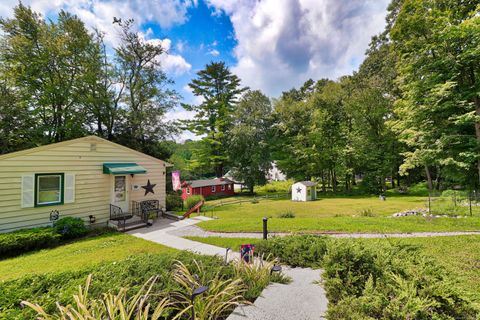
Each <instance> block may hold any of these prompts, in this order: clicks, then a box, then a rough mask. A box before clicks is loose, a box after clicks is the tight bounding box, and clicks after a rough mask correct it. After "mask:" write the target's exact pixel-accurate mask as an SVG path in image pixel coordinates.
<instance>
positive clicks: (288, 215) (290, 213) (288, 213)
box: [278, 211, 295, 219]
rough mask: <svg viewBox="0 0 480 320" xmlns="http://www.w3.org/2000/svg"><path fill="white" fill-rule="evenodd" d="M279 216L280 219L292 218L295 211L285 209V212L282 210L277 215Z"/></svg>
mask: <svg viewBox="0 0 480 320" xmlns="http://www.w3.org/2000/svg"><path fill="white" fill-rule="evenodd" d="M278 217H279V218H282V219H293V218H295V212H293V211H285V212H282V213H280V214H279V215H278Z"/></svg>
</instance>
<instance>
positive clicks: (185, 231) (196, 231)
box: [172, 217, 480, 238]
mask: <svg viewBox="0 0 480 320" xmlns="http://www.w3.org/2000/svg"><path fill="white" fill-rule="evenodd" d="M197 218H205V217H197ZM172 234H175V235H177V236H180V237H187V236H190V237H204V238H207V237H222V238H262V236H263V234H262V233H261V232H214V231H207V230H204V229H202V228H199V227H197V226H195V225H194V224H190V225H189V226H186V227H185V228H181V229H176V230H172ZM293 234H297V235H298V234H313V235H324V236H329V237H333V238H421V237H449V236H465V235H480V231H445V232H409V233H399V232H395V233H380V232H369V233H360V232H356V233H345V232H296V233H289V232H270V233H268V236H269V237H285V236H290V235H293Z"/></svg>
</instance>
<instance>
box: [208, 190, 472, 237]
mask: <svg viewBox="0 0 480 320" xmlns="http://www.w3.org/2000/svg"><path fill="white" fill-rule="evenodd" d="M229 200H233V199H232V198H230V199H229ZM425 200H426V199H425V198H424V197H416V196H393V197H388V198H387V200H386V201H380V200H379V199H378V198H377V197H329V198H323V199H320V200H317V201H311V202H293V201H291V200H289V199H278V200H260V202H259V203H251V202H245V203H241V204H233V205H225V206H222V207H217V208H215V209H214V210H206V211H205V212H204V214H205V215H206V216H212V217H216V218H218V219H216V220H212V221H206V222H202V223H200V224H199V226H200V227H202V228H204V229H207V230H211V231H226V232H235V231H238V232H247V231H258V232H260V231H261V230H262V218H263V217H269V222H268V226H269V230H270V231H284V232H301V231H318V232H328V231H333V232H415V231H417V232H421V231H454V230H465V231H466V230H480V216H479V213H480V209H479V208H475V210H476V211H479V212H475V214H474V217H468V218H465V219H454V218H435V219H431V218H427V219H426V218H423V217H402V218H391V217H389V216H390V215H391V214H393V213H395V212H399V211H403V210H407V209H415V208H424V207H425V205H426V201H425ZM224 201H225V200H224ZM218 202H219V200H216V201H215V202H208V203H207V205H209V204H210V205H211V204H212V203H218ZM284 212H293V213H295V218H293V219H285V218H279V215H280V214H282V213H284ZM365 215H372V216H365Z"/></svg>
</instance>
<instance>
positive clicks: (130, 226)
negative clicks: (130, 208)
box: [108, 216, 151, 231]
mask: <svg viewBox="0 0 480 320" xmlns="http://www.w3.org/2000/svg"><path fill="white" fill-rule="evenodd" d="M149 222H151V221H149ZM108 226H109V227H111V228H113V229H115V230H118V231H129V230H134V229H138V228H144V227H146V226H148V224H147V223H146V222H144V221H143V220H142V219H140V217H137V216H133V218H131V219H128V220H127V221H126V223H125V226H124V225H123V221H116V220H109V221H108Z"/></svg>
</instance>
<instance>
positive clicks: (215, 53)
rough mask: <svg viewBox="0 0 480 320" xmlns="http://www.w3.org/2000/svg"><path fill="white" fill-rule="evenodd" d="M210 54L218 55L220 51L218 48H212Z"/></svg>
mask: <svg viewBox="0 0 480 320" xmlns="http://www.w3.org/2000/svg"><path fill="white" fill-rule="evenodd" d="M208 54H209V55H212V56H214V57H216V56H218V55H219V54H220V52H219V51H218V50H217V49H211V50H209V51H208Z"/></svg>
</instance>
